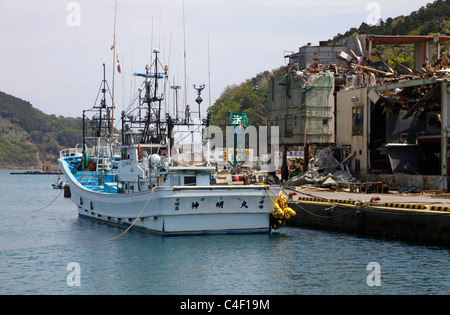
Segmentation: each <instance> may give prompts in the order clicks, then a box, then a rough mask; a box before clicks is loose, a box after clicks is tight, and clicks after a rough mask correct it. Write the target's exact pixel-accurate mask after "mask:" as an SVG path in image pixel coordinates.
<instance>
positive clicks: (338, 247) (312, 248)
mask: <svg viewBox="0 0 450 315" xmlns="http://www.w3.org/2000/svg"><path fill="white" fill-rule="evenodd" d="M10 172H11V171H10V170H0V222H1V226H0V294H6V295H10V294H11V295H22V294H32V295H34V294H57V295H59V294H64V295H65V294H70V295H72V294H76V295H77V294H151V295H293V294H305V295H309V294H327V295H335V294H336V295H341V294H350V295H361V294H387V295H402V294H414V295H416V294H420V295H422V294H449V293H450V275H449V267H448V262H449V261H450V249H449V248H446V247H439V246H429V245H422V244H415V243H407V242H402V241H393V240H386V239H376V238H367V237H360V236H356V235H351V234H341V233H336V232H326V231H316V230H308V229H301V228H289V227H285V228H282V229H280V230H279V231H278V232H276V233H272V234H269V235H266V234H264V235H219V236H188V237H166V238H162V237H158V236H153V235H148V234H145V233H142V232H138V231H133V230H131V231H129V232H127V233H126V234H125V235H124V236H122V237H120V238H118V239H116V240H114V241H106V240H107V239H110V238H113V237H115V236H117V235H119V234H121V233H122V232H123V231H124V229H123V228H122V227H118V226H111V225H108V224H105V223H100V222H94V221H90V220H88V219H82V218H78V215H77V209H76V206H75V205H74V204H73V203H72V201H71V200H70V199H68V198H64V197H63V193H61V192H62V191H61V190H57V189H52V186H51V184H52V183H54V182H56V180H57V176H56V175H11V174H10ZM52 201H54V202H52Z"/></svg>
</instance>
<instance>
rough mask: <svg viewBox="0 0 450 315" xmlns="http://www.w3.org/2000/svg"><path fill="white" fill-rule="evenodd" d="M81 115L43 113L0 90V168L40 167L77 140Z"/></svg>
mask: <svg viewBox="0 0 450 315" xmlns="http://www.w3.org/2000/svg"><path fill="white" fill-rule="evenodd" d="M81 128H82V122H81V118H65V117H62V116H59V117H56V116H55V115H47V114H45V113H43V112H42V111H40V110H38V109H36V108H34V107H33V106H32V105H31V104H30V103H29V102H27V101H24V100H21V99H19V98H16V97H14V96H11V95H8V94H6V93H3V92H0V131H1V132H0V168H17V167H41V166H42V164H43V163H46V162H53V163H55V162H56V158H57V157H58V155H59V151H60V150H61V149H62V148H64V147H72V146H75V145H76V144H77V143H78V142H80V140H81V135H82V129H81Z"/></svg>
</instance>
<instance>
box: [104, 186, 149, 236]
mask: <svg viewBox="0 0 450 315" xmlns="http://www.w3.org/2000/svg"><path fill="white" fill-rule="evenodd" d="M155 188H156V186H155V187H153V189H152V193H151V194H150V196H149V197H148V199H147V202H146V203H145V205H144V208H142V210H141V213H139V215H138V216H137V217H136V219H135V220H134V221H133V223H132V224H131V225H130V226H129V227H128V228H127V229H126V230H125V231H123V232H122V234H120V235H118V236H116V237H113V238H109V239H107V240H105V241H106V242H110V241H114V240H116V239H118V238H119V237H122V236H123V235H124V234H125V233H127V232H128V231H129V230H130V229H131V228H132V227H133V225H134V224H135V223H136V222H137V220H139V218H140V217H141V215H142V213H143V212H144V209H145V208H147V205H148V203H149V201H150V199H151V198H152V196H153V193H154V192H155Z"/></svg>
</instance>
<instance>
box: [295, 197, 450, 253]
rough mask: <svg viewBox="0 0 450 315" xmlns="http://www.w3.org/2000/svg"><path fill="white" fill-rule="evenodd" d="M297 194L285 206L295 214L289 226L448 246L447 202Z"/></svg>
mask: <svg viewBox="0 0 450 315" xmlns="http://www.w3.org/2000/svg"><path fill="white" fill-rule="evenodd" d="M296 192H297V195H296V196H295V198H294V200H291V201H289V202H288V205H289V207H291V208H292V209H294V210H295V211H296V213H297V215H296V216H295V217H293V218H292V219H291V220H290V221H289V225H291V226H298V227H305V228H314V229H322V230H331V231H339V232H346V233H355V234H360V235H366V236H374V237H382V238H390V239H399V240H406V241H413V242H424V243H432V244H437V245H443V246H450V203H449V202H450V200H449V199H446V198H433V197H431V196H424V195H422V196H393V195H375V194H356V193H339V192H325V191H317V192H313V193H311V192H306V191H305V192H304V193H303V192H302V191H301V190H297V189H296ZM377 199H379V200H377ZM371 200H372V202H371ZM373 200H377V201H376V202H373Z"/></svg>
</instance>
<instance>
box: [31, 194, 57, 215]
mask: <svg viewBox="0 0 450 315" xmlns="http://www.w3.org/2000/svg"><path fill="white" fill-rule="evenodd" d="M63 191H64V189H61V191H60V192H59V194H58V196H56V198H55V199H53V201H52V202H50V203H49V204H48V205H46V206H45V207H42V208H40V209H37V210H33V212H38V211H41V210H44V209H45V208H48V207H50V206H51V205H52V204H53V203H54V202H55V201H56V199H58V197H59V196H61V194H62V192H63Z"/></svg>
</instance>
